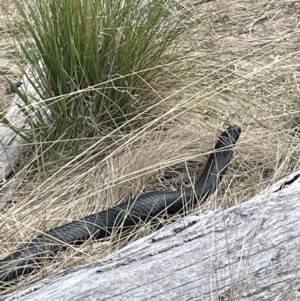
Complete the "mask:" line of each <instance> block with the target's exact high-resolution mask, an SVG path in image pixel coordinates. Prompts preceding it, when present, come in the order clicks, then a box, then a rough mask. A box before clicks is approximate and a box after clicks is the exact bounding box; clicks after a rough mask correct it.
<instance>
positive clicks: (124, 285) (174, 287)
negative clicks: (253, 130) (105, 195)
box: [6, 171, 300, 301]
mask: <svg viewBox="0 0 300 301" xmlns="http://www.w3.org/2000/svg"><path fill="white" fill-rule="evenodd" d="M299 192H300V171H298V172H295V173H293V174H291V175H289V176H287V177H285V178H284V179H282V180H281V181H279V182H278V183H276V184H274V185H273V186H271V187H270V188H269V189H267V190H265V191H264V192H262V193H260V194H258V195H257V196H256V197H254V198H253V199H251V200H249V201H248V202H246V203H243V204H241V205H238V206H234V207H232V208H229V209H226V210H219V211H216V212H213V213H209V214H207V215H198V214H194V215H190V216H187V217H185V218H182V219H180V220H178V221H177V222H175V223H173V224H171V225H169V226H166V227H164V228H163V229H161V230H159V231H157V232H155V233H153V234H151V235H148V236H146V237H144V238H141V239H139V240H137V241H136V242H134V243H132V244H130V245H128V246H126V247H125V248H123V249H121V250H119V251H118V252H115V253H113V254H111V255H110V256H108V257H106V258H104V259H103V260H101V262H92V263H89V264H86V265H84V266H81V267H78V268H75V269H71V270H65V271H61V272H58V273H56V274H53V275H51V276H49V277H47V278H45V279H43V280H41V281H38V282H37V283H35V284H33V285H30V286H29V287H28V288H27V289H25V290H22V291H20V292H18V293H15V294H13V295H11V296H10V297H9V298H8V299H6V300H7V301H11V300H20V301H21V300H30V301H34V300H64V301H66V300H133V301H137V300H141V301H144V300H180V301H181V300H222V301H229V300H230V301H233V300H247V301H250V300H251V301H252V300H253V301H254V300H291V301H292V300H293V301H294V300H297V298H299V290H300V257H299V253H300V235H299V233H300V200H299Z"/></svg>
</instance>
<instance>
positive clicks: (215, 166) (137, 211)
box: [0, 126, 241, 289]
mask: <svg viewBox="0 0 300 301" xmlns="http://www.w3.org/2000/svg"><path fill="white" fill-rule="evenodd" d="M240 133H241V129H240V128H239V127H238V126H229V127H228V128H227V130H226V131H225V132H223V133H222V134H221V136H220V138H219V140H218V142H217V144H216V146H215V149H214V152H213V153H211V154H210V156H209V158H208V161H207V163H206V166H205V169H204V171H203V173H202V175H201V177H200V179H199V180H198V181H197V182H196V184H195V186H194V187H193V188H187V189H185V190H183V191H170V192H162V191H155V192H150V193H146V194H143V195H141V196H139V197H138V198H136V199H133V200H130V201H128V202H125V203H122V204H120V205H117V206H114V207H112V208H108V209H106V210H103V211H101V212H98V213H95V214H91V215H88V216H86V217H84V218H83V219H80V220H76V221H73V222H71V223H68V224H65V225H63V226H60V227H57V228H54V229H52V230H49V231H48V232H46V233H44V234H41V235H39V236H37V237H36V238H34V239H33V240H32V241H31V242H29V243H26V244H24V245H23V246H22V247H21V248H20V249H19V250H17V251H16V252H14V253H12V254H10V255H8V256H7V257H5V258H4V259H2V260H0V289H1V287H2V288H4V287H5V286H6V285H7V284H8V282H10V281H11V280H14V279H15V278H17V277H18V276H21V275H26V274H29V273H32V272H34V271H36V270H37V269H38V268H39V267H40V264H41V261H43V260H45V259H50V258H51V257H53V255H54V254H55V253H57V252H58V251H59V250H60V249H61V248H62V247H63V246H66V245H72V244H73V245H74V244H80V243H83V242H84V241H86V240H88V239H89V238H91V237H93V238H96V239H99V238H104V237H106V236H109V235H110V233H111V232H112V231H114V230H116V229H119V231H121V230H124V229H126V228H128V227H130V226H133V225H136V224H137V223H138V222H140V221H148V220H151V219H153V218H155V217H158V216H161V215H163V214H174V213H178V212H182V211H183V209H184V208H186V207H187V206H188V205H193V204H194V203H195V202H196V201H203V200H204V199H205V198H206V197H207V196H208V195H209V194H210V193H212V192H213V191H214V190H215V189H216V186H217V184H218V182H219V180H220V178H221V176H222V175H223V174H224V172H225V170H226V168H227V166H228V164H229V163H230V161H231V157H232V154H233V146H234V144H235V143H236V141H237V140H238V138H239V135H240Z"/></svg>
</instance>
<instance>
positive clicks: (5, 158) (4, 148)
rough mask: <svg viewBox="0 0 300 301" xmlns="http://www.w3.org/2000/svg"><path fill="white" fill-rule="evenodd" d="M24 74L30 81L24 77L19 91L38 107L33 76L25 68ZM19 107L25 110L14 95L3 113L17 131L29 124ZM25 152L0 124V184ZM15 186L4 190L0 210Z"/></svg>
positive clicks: (15, 136)
mask: <svg viewBox="0 0 300 301" xmlns="http://www.w3.org/2000/svg"><path fill="white" fill-rule="evenodd" d="M26 73H27V75H28V76H29V78H30V80H29V79H28V77H27V76H26V75H24V76H23V78H22V79H21V82H22V83H23V84H22V86H21V88H20V89H21V90H22V92H24V93H26V95H27V96H28V99H29V100H30V101H31V102H32V103H35V104H36V105H37V106H40V103H38V102H37V100H40V97H39V95H38V93H37V92H36V91H35V89H34V87H33V85H32V84H31V81H34V80H35V76H34V75H33V74H32V73H31V72H30V69H29V68H27V70H26ZM20 106H22V107H23V108H26V106H25V105H24V103H23V102H22V100H21V99H20V98H19V96H18V95H17V94H15V96H14V98H13V100H12V103H11V105H10V107H9V108H8V109H7V111H6V113H5V118H6V119H7V120H8V121H9V122H10V123H11V124H12V125H13V126H15V127H17V128H19V129H29V124H28V123H27V122H26V119H25V118H24V114H23V112H22V110H21V109H20ZM33 118H34V116H33ZM27 150H28V146H27V144H26V143H25V141H24V139H23V138H22V137H20V136H19V135H18V134H16V133H15V132H14V131H13V130H12V129H11V128H9V127H7V126H5V125H3V124H2V123H0V183H3V182H5V180H6V179H7V177H9V176H10V175H11V174H12V172H14V169H15V166H16V165H17V164H18V163H19V162H20V160H21V159H22V158H23V155H24V154H25V153H26V151H27ZM17 186H18V183H16V181H13V182H12V183H10V184H9V185H8V187H6V188H5V190H4V191H5V192H4V193H2V194H1V196H0V210H1V209H3V207H4V206H5V205H6V203H7V202H8V201H10V199H11V194H12V193H13V191H14V190H15V189H16V188H17Z"/></svg>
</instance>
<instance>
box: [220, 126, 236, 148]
mask: <svg viewBox="0 0 300 301" xmlns="http://www.w3.org/2000/svg"><path fill="white" fill-rule="evenodd" d="M241 131H242V130H241V128H240V127H239V126H237V125H230V126H229V127H228V128H227V129H226V131H224V132H223V133H222V134H221V136H220V139H219V141H218V143H217V144H216V146H215V149H220V148H224V147H226V148H228V147H232V146H233V145H234V144H235V143H236V142H237V141H238V139H239V137H240V134H241Z"/></svg>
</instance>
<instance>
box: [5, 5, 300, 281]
mask: <svg viewBox="0 0 300 301" xmlns="http://www.w3.org/2000/svg"><path fill="white" fill-rule="evenodd" d="M1 2H2V5H4V4H5V3H6V1H4V0H1V1H0V3H1ZM196 2H197V1H196ZM185 4H186V6H187V7H189V8H190V9H191V10H192V11H193V16H194V17H193V20H191V21H192V22H197V24H198V25H197V29H195V38H194V40H191V41H183V45H184V44H185V43H194V44H195V45H198V51H197V52H195V53H194V56H193V58H190V60H192V61H193V63H195V66H194V69H193V70H194V76H193V77H190V78H189V80H185V82H184V83H182V82H180V85H179V86H180V87H182V86H184V87H185V88H184V89H181V88H178V89H176V87H172V88H170V90H169V91H157V93H161V95H162V97H163V98H165V99H167V98H168V101H164V102H162V104H161V105H160V106H157V107H155V108H154V109H153V114H156V116H157V122H156V123H153V124H147V125H146V126H144V127H143V128H141V129H140V131H139V132H136V133H129V134H127V135H125V134H121V133H120V132H115V133H113V134H111V133H109V132H107V133H106V134H105V133H104V134H103V136H102V137H94V138H93V139H90V140H89V141H87V142H86V146H85V147H86V156H84V157H83V158H82V160H80V161H78V162H71V163H70V160H69V163H66V164H65V165H64V166H61V168H59V169H57V168H55V169H50V168H48V169H47V172H43V171H41V172H40V173H39V174H37V175H35V176H34V178H33V179H31V181H28V180H27V181H26V180H25V181H24V185H23V187H22V189H21V190H20V191H18V193H17V195H16V196H15V198H16V201H17V203H16V205H14V206H13V207H12V208H10V209H9V210H8V211H7V212H5V213H0V229H1V232H0V239H1V242H2V243H1V246H0V254H1V256H0V257H3V256H5V255H7V254H8V253H9V252H11V251H13V250H15V248H16V246H17V244H18V243H20V242H22V241H24V239H27V238H30V237H33V236H35V235H36V233H37V232H39V231H45V230H47V229H50V228H52V227H56V226H58V225H61V224H64V223H66V222H69V221H71V220H73V219H75V218H80V217H83V216H85V215H87V214H90V213H93V212H96V211H99V210H101V209H103V208H105V207H109V206H111V205H113V204H115V203H118V202H121V201H124V200H127V199H128V198H131V197H133V196H137V195H138V194H140V193H141V192H146V191H150V190H156V189H160V190H165V189H168V190H172V189H178V188H180V187H181V185H187V184H189V183H191V181H193V180H194V179H195V177H197V176H198V175H199V174H200V173H201V168H202V166H203V164H204V163H205V160H206V158H207V154H208V152H209V151H210V150H211V149H212V148H213V146H214V142H215V139H216V137H217V133H218V132H219V130H220V129H221V128H222V126H223V125H224V124H225V123H228V122H230V123H234V124H238V125H240V126H241V127H242V130H243V134H242V136H241V138H240V141H239V143H238V145H237V146H236V148H235V156H234V160H233V162H232V164H231V167H230V169H229V170H228V172H227V175H226V177H225V181H223V184H222V187H221V188H220V190H219V191H218V192H217V193H216V194H215V195H213V196H212V197H211V199H210V201H209V202H208V203H206V204H204V205H203V207H207V208H209V209H213V208H216V207H226V206H232V205H234V204H238V203H241V202H243V201H246V200H248V199H249V198H250V197H251V196H253V195H254V194H256V193H257V192H258V191H260V190H261V189H262V188H264V187H266V186H268V185H270V184H271V183H273V182H274V181H276V180H277V179H279V178H281V177H282V176H284V175H285V174H286V173H288V172H290V171H292V170H296V169H298V168H299V159H298V158H299V146H298V145H299V137H298V133H297V126H298V123H297V117H298V116H299V91H298V89H299V88H298V86H299V78H300V77H299V76H300V68H299V54H300V53H299V42H300V41H299V39H300V38H299V37H300V36H299V27H298V26H299V24H298V16H297V12H298V11H299V9H300V4H299V3H297V1H278V0H276V1H275V0H274V1H273V2H272V1H266V0H257V1H252V0H251V1H250V0H248V1H245V0H231V1H225V0H220V1H210V2H206V3H203V4H198V5H196V4H194V5H193V4H192V3H190V2H189V1H185ZM3 12H4V14H3V15H2V18H3V20H1V25H0V29H1V32H0V43H1V44H0V47H1V48H0V54H1V57H0V62H1V67H2V68H1V75H2V74H3V73H4V74H8V75H10V76H12V77H14V78H18V76H19V71H18V70H19V69H18V68H17V67H16V66H17V65H16V62H17V61H18V57H17V56H15V55H16V53H14V52H13V51H12V50H11V49H12V48H10V46H9V45H10V44H9V42H11V41H12V38H13V37H12V36H11V35H10V32H9V31H7V24H6V22H5V21H7V20H8V19H7V17H6V15H5V14H6V13H7V12H9V10H8V9H6V10H3ZM8 39H10V40H8ZM174 76H176V75H174ZM0 87H1V83H0ZM0 97H1V99H3V98H2V97H3V92H1V95H0ZM2 106H4V107H6V104H2V103H1V107H2ZM100 143H101V146H102V147H101V151H99V152H98V149H99V145H100ZM103 145H105V146H107V150H109V152H108V155H107V154H105V153H104V152H103ZM66 162H68V160H67V158H66ZM145 231H146V232H147V231H149V229H146V230H145ZM138 235H140V234H139V233H138V232H136V233H135V234H134V235H133V236H132V237H130V239H135V238H136V237H137V236H138ZM127 240H129V238H127ZM126 242H127V241H124V240H122V241H121V240H120V239H119V238H118V237H113V238H111V240H109V241H107V242H105V243H103V244H101V245H99V244H94V245H93V244H90V243H89V242H88V243H87V244H85V246H83V247H81V248H80V249H77V251H76V252H73V251H70V252H66V253H64V254H61V256H62V259H61V260H59V261H58V262H57V263H55V264H53V265H47V266H46V267H45V269H44V270H42V271H41V272H40V273H39V274H37V275H35V276H33V277H32V279H37V278H38V277H40V276H41V275H46V274H47V273H50V272H52V271H53V270H57V269H61V268H62V267H66V266H70V265H75V264H78V263H79V262H83V261H87V260H88V259H89V258H97V259H98V260H100V259H101V257H102V256H103V255H105V254H107V253H109V252H111V251H112V250H115V249H116V248H119V247H120V246H122V245H123V244H124V243H126ZM79 254H80V256H79Z"/></svg>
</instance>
